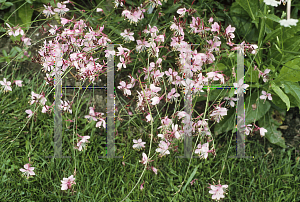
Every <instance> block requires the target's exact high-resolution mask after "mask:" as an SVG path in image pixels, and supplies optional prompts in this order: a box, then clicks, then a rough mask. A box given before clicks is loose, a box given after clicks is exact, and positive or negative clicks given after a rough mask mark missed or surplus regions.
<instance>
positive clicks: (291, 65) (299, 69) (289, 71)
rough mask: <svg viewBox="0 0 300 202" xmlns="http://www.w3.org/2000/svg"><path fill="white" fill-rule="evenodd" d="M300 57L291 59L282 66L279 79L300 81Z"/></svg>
mask: <svg viewBox="0 0 300 202" xmlns="http://www.w3.org/2000/svg"><path fill="white" fill-rule="evenodd" d="M299 64H300V58H297V59H294V60H291V61H289V62H287V63H285V65H284V66H283V67H282V68H281V70H280V74H279V77H278V79H276V80H275V81H274V82H276V81H277V80H279V79H280V80H281V81H282V80H284V81H292V82H298V81H300V66H299Z"/></svg>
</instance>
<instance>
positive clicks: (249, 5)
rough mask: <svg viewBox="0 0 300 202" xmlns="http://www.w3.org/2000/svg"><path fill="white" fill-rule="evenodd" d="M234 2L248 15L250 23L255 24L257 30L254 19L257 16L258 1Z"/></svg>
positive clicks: (241, 0) (240, 0) (237, 0)
mask: <svg viewBox="0 0 300 202" xmlns="http://www.w3.org/2000/svg"><path fill="white" fill-rule="evenodd" d="M236 2H237V3H238V4H239V5H240V6H241V7H242V8H243V9H244V10H245V11H246V12H247V13H248V15H249V16H250V17H251V19H252V21H253V22H254V23H255V26H256V28H258V20H257V19H256V17H255V16H257V15H258V9H259V2H258V0H236Z"/></svg>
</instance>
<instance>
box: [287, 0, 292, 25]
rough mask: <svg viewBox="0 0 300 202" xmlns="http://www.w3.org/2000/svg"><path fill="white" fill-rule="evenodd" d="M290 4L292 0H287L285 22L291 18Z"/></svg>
mask: <svg viewBox="0 0 300 202" xmlns="http://www.w3.org/2000/svg"><path fill="white" fill-rule="evenodd" d="M291 3H292V0H287V6H286V15H287V17H286V18H287V20H289V19H290V18H291Z"/></svg>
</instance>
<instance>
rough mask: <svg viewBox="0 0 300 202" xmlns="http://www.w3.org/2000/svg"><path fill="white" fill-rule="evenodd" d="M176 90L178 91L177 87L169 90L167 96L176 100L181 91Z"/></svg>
mask: <svg viewBox="0 0 300 202" xmlns="http://www.w3.org/2000/svg"><path fill="white" fill-rule="evenodd" d="M175 92H176V89H175V88H172V89H171V92H169V93H168V96H167V97H168V99H169V100H173V99H174V100H175V99H176V98H177V97H179V96H180V95H179V93H175Z"/></svg>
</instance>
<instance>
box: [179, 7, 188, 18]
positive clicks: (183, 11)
mask: <svg viewBox="0 0 300 202" xmlns="http://www.w3.org/2000/svg"><path fill="white" fill-rule="evenodd" d="M185 12H186V8H180V9H178V10H177V13H178V14H179V15H180V17H183V16H184V14H185Z"/></svg>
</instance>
